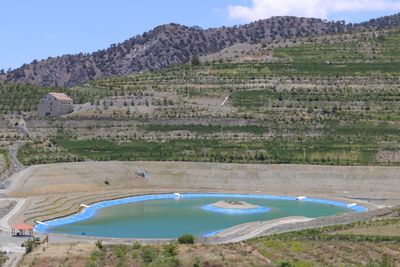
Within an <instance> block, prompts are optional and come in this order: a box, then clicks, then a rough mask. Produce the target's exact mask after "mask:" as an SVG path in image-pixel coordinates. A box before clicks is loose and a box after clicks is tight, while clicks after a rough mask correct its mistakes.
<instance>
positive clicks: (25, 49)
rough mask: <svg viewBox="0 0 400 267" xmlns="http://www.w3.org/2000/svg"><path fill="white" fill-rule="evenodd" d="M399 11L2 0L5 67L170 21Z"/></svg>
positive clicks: (378, 1)
mask: <svg viewBox="0 0 400 267" xmlns="http://www.w3.org/2000/svg"><path fill="white" fill-rule="evenodd" d="M349 2H351V3H352V4H351V5H349V4H348V3H349ZM353 3H355V4H353ZM399 11H400V0H374V1H369V0H351V1H350V0H302V1H297V0H279V1H276V0H197V1H194V0H146V1H143V0H142V1H133V0H112V1H111V0H58V1H55V0H3V1H2V3H1V5H0V23H1V27H0V36H1V39H0V40H1V41H0V69H5V70H7V69H8V68H16V67H19V66H20V65H22V64H23V63H30V62H31V61H32V60H34V59H39V60H40V59H45V58H47V57H49V56H58V55H63V54H68V53H70V54H72V53H79V52H92V51H96V50H98V49H103V48H107V47H108V46H109V45H110V44H112V43H118V42H121V41H124V40H125V39H128V38H130V37H132V36H135V35H137V34H141V33H143V32H144V31H148V30H150V29H152V28H154V27H155V26H158V25H160V24H165V23H170V22H176V23H180V24H184V25H188V26H195V25H196V26H200V27H203V28H209V27H219V26H223V25H225V26H230V25H235V24H242V23H246V22H250V21H253V20H256V19H260V18H268V17H270V16H273V15H297V16H313V17H321V18H326V19H330V20H331V19H332V20H336V19H340V20H342V19H344V20H346V21H349V22H359V21H364V20H368V19H370V18H373V17H378V16H382V15H391V14H394V13H396V12H399Z"/></svg>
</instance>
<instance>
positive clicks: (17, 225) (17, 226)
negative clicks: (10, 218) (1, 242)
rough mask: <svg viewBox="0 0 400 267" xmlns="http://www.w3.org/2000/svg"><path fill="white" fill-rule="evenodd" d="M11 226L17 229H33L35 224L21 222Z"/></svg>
mask: <svg viewBox="0 0 400 267" xmlns="http://www.w3.org/2000/svg"><path fill="white" fill-rule="evenodd" d="M11 228H12V229H15V230H32V229H33V226H32V225H29V224H26V223H19V224H15V225H13V226H11Z"/></svg>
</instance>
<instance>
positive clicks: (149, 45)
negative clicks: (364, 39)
mask: <svg viewBox="0 0 400 267" xmlns="http://www.w3.org/2000/svg"><path fill="white" fill-rule="evenodd" d="M399 18H400V16H399V15H394V16H390V17H384V18H380V19H375V20H372V21H370V22H366V23H362V24H360V25H351V24H348V25H346V24H344V23H343V22H326V21H323V20H321V19H313V18H297V17H273V18H270V19H266V20H260V21H257V22H253V23H250V24H247V25H242V26H238V27H236V26H235V27H222V28H216V29H208V30H203V29H200V28H198V27H186V26H182V25H178V24H168V25H162V26H159V27H157V28H155V29H153V30H152V31H149V32H147V33H144V34H142V35H139V36H136V37H134V38H131V39H129V40H126V41H124V42H122V43H119V44H116V45H112V46H111V47H109V48H108V49H105V50H100V51H97V52H94V53H92V54H83V53H81V54H77V55H64V56H60V57H56V58H48V59H46V60H42V61H36V60H35V61H33V62H32V63H30V64H24V65H23V66H22V67H20V68H18V69H15V70H12V71H10V72H8V73H7V74H5V75H0V79H2V80H6V81H10V82H22V83H30V84H37V85H42V86H66V87H70V86H73V85H77V84H83V83H85V82H86V81H89V80H93V79H97V78H100V77H108V76H119V75H126V74H130V73H133V72H139V71H142V70H156V69H161V68H164V67H166V66H170V65H173V64H179V63H186V62H188V61H189V60H190V58H191V57H192V56H193V55H205V54H209V53H215V52H217V51H219V50H221V49H223V48H225V47H228V46H231V45H234V44H237V43H260V42H266V43H270V42H271V41H273V40H275V39H283V38H290V37H304V36H315V35H326V34H334V33H344V32H351V31H354V30H360V29H363V28H368V29H386V28H391V27H396V26H399V25H400V19H399Z"/></svg>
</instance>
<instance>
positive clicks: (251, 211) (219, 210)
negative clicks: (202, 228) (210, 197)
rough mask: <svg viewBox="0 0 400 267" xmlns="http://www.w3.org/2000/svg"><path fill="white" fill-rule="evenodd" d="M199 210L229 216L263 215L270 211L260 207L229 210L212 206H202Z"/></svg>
mask: <svg viewBox="0 0 400 267" xmlns="http://www.w3.org/2000/svg"><path fill="white" fill-rule="evenodd" d="M201 208H202V209H203V210H206V211H212V212H217V213H223V214H229V215H234V214H255V213H264V212H268V211H270V210H271V209H269V208H266V207H260V206H257V207H256V208H252V209H229V208H220V207H216V206H214V205H213V204H208V205H204V206H203V207H201Z"/></svg>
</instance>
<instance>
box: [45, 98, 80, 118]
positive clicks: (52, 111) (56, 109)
mask: <svg viewBox="0 0 400 267" xmlns="http://www.w3.org/2000/svg"><path fill="white" fill-rule="evenodd" d="M73 109H74V108H73V102H72V101H60V100H57V99H56V98H55V97H53V96H52V95H50V94H46V95H44V96H43V98H42V99H41V100H40V102H39V106H38V113H39V116H41V117H44V116H62V115H66V114H69V113H71V112H72V111H73Z"/></svg>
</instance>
